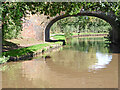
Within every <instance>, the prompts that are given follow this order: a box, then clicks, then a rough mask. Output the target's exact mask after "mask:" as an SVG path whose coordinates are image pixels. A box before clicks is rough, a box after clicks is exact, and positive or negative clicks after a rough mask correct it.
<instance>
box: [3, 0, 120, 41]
mask: <svg viewBox="0 0 120 90" xmlns="http://www.w3.org/2000/svg"><path fill="white" fill-rule="evenodd" d="M81 10H88V11H104V12H106V14H107V12H113V13H114V14H115V15H116V16H117V18H116V20H117V21H120V15H119V13H120V2H94V3H93V2H3V3H2V22H3V23H2V29H3V39H12V38H17V37H18V35H19V34H20V31H21V30H22V25H21V24H22V18H23V17H25V16H26V14H27V13H28V12H30V13H32V14H35V13H37V12H39V13H40V14H44V15H48V16H50V17H51V16H55V15H56V14H61V13H62V12H64V13H65V14H70V15H72V14H77V13H79V12H80V11H81Z"/></svg>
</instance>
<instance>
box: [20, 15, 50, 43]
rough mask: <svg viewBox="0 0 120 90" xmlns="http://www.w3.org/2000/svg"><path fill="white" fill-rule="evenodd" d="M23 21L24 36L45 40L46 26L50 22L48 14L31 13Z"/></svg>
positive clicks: (22, 34)
mask: <svg viewBox="0 0 120 90" xmlns="http://www.w3.org/2000/svg"><path fill="white" fill-rule="evenodd" d="M23 21H24V23H23V25H22V26H23V31H22V32H21V36H22V37H23V38H34V39H37V40H39V41H44V37H43V36H44V28H45V24H47V22H48V19H47V16H45V15H38V14H35V15H31V14H30V15H27V17H26V18H25V19H23Z"/></svg>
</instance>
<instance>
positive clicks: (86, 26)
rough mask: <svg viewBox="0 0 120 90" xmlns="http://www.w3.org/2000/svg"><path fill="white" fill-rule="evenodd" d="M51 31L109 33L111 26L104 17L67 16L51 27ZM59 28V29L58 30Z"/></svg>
mask: <svg viewBox="0 0 120 90" xmlns="http://www.w3.org/2000/svg"><path fill="white" fill-rule="evenodd" d="M51 28H52V29H51V31H52V32H54V33H56V32H59V33H60V32H62V33H66V32H75V33H83V32H87V33H90V32H93V33H98V32H99V33H108V32H109V28H111V26H110V25H109V23H107V22H105V21H104V20H102V19H99V18H96V17H89V16H78V17H67V18H64V19H61V20H59V21H57V22H56V23H55V24H53V26H52V27H51ZM57 29H58V31H57Z"/></svg>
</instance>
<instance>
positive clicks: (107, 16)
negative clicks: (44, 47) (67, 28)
mask: <svg viewBox="0 0 120 90" xmlns="http://www.w3.org/2000/svg"><path fill="white" fill-rule="evenodd" d="M72 16H94V17H98V18H100V19H103V20H105V21H106V22H108V23H109V24H110V25H111V27H112V35H111V36H112V41H113V42H117V41H119V40H120V37H119V34H120V31H119V23H117V22H116V18H117V17H116V16H115V15H114V14H113V13H105V12H101V11H81V12H80V13H78V14H76V15H65V14H64V15H59V16H56V17H54V18H53V19H52V20H50V21H49V23H48V24H47V26H46V28H45V41H50V28H51V26H52V25H53V24H54V23H55V22H56V21H58V20H60V19H63V18H66V17H72ZM118 31H119V32H118Z"/></svg>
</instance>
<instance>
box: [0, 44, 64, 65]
mask: <svg viewBox="0 0 120 90" xmlns="http://www.w3.org/2000/svg"><path fill="white" fill-rule="evenodd" d="M62 45H63V43H62V42H45V43H43V44H37V45H33V46H29V47H25V48H18V49H14V50H9V51H6V52H3V53H2V55H3V56H5V57H3V59H4V61H3V63H5V62H9V61H18V60H26V59H32V58H33V57H35V56H37V55H41V56H45V53H47V52H49V50H51V49H55V48H60V47H62ZM1 62H2V61H1ZM1 62H0V63H1Z"/></svg>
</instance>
